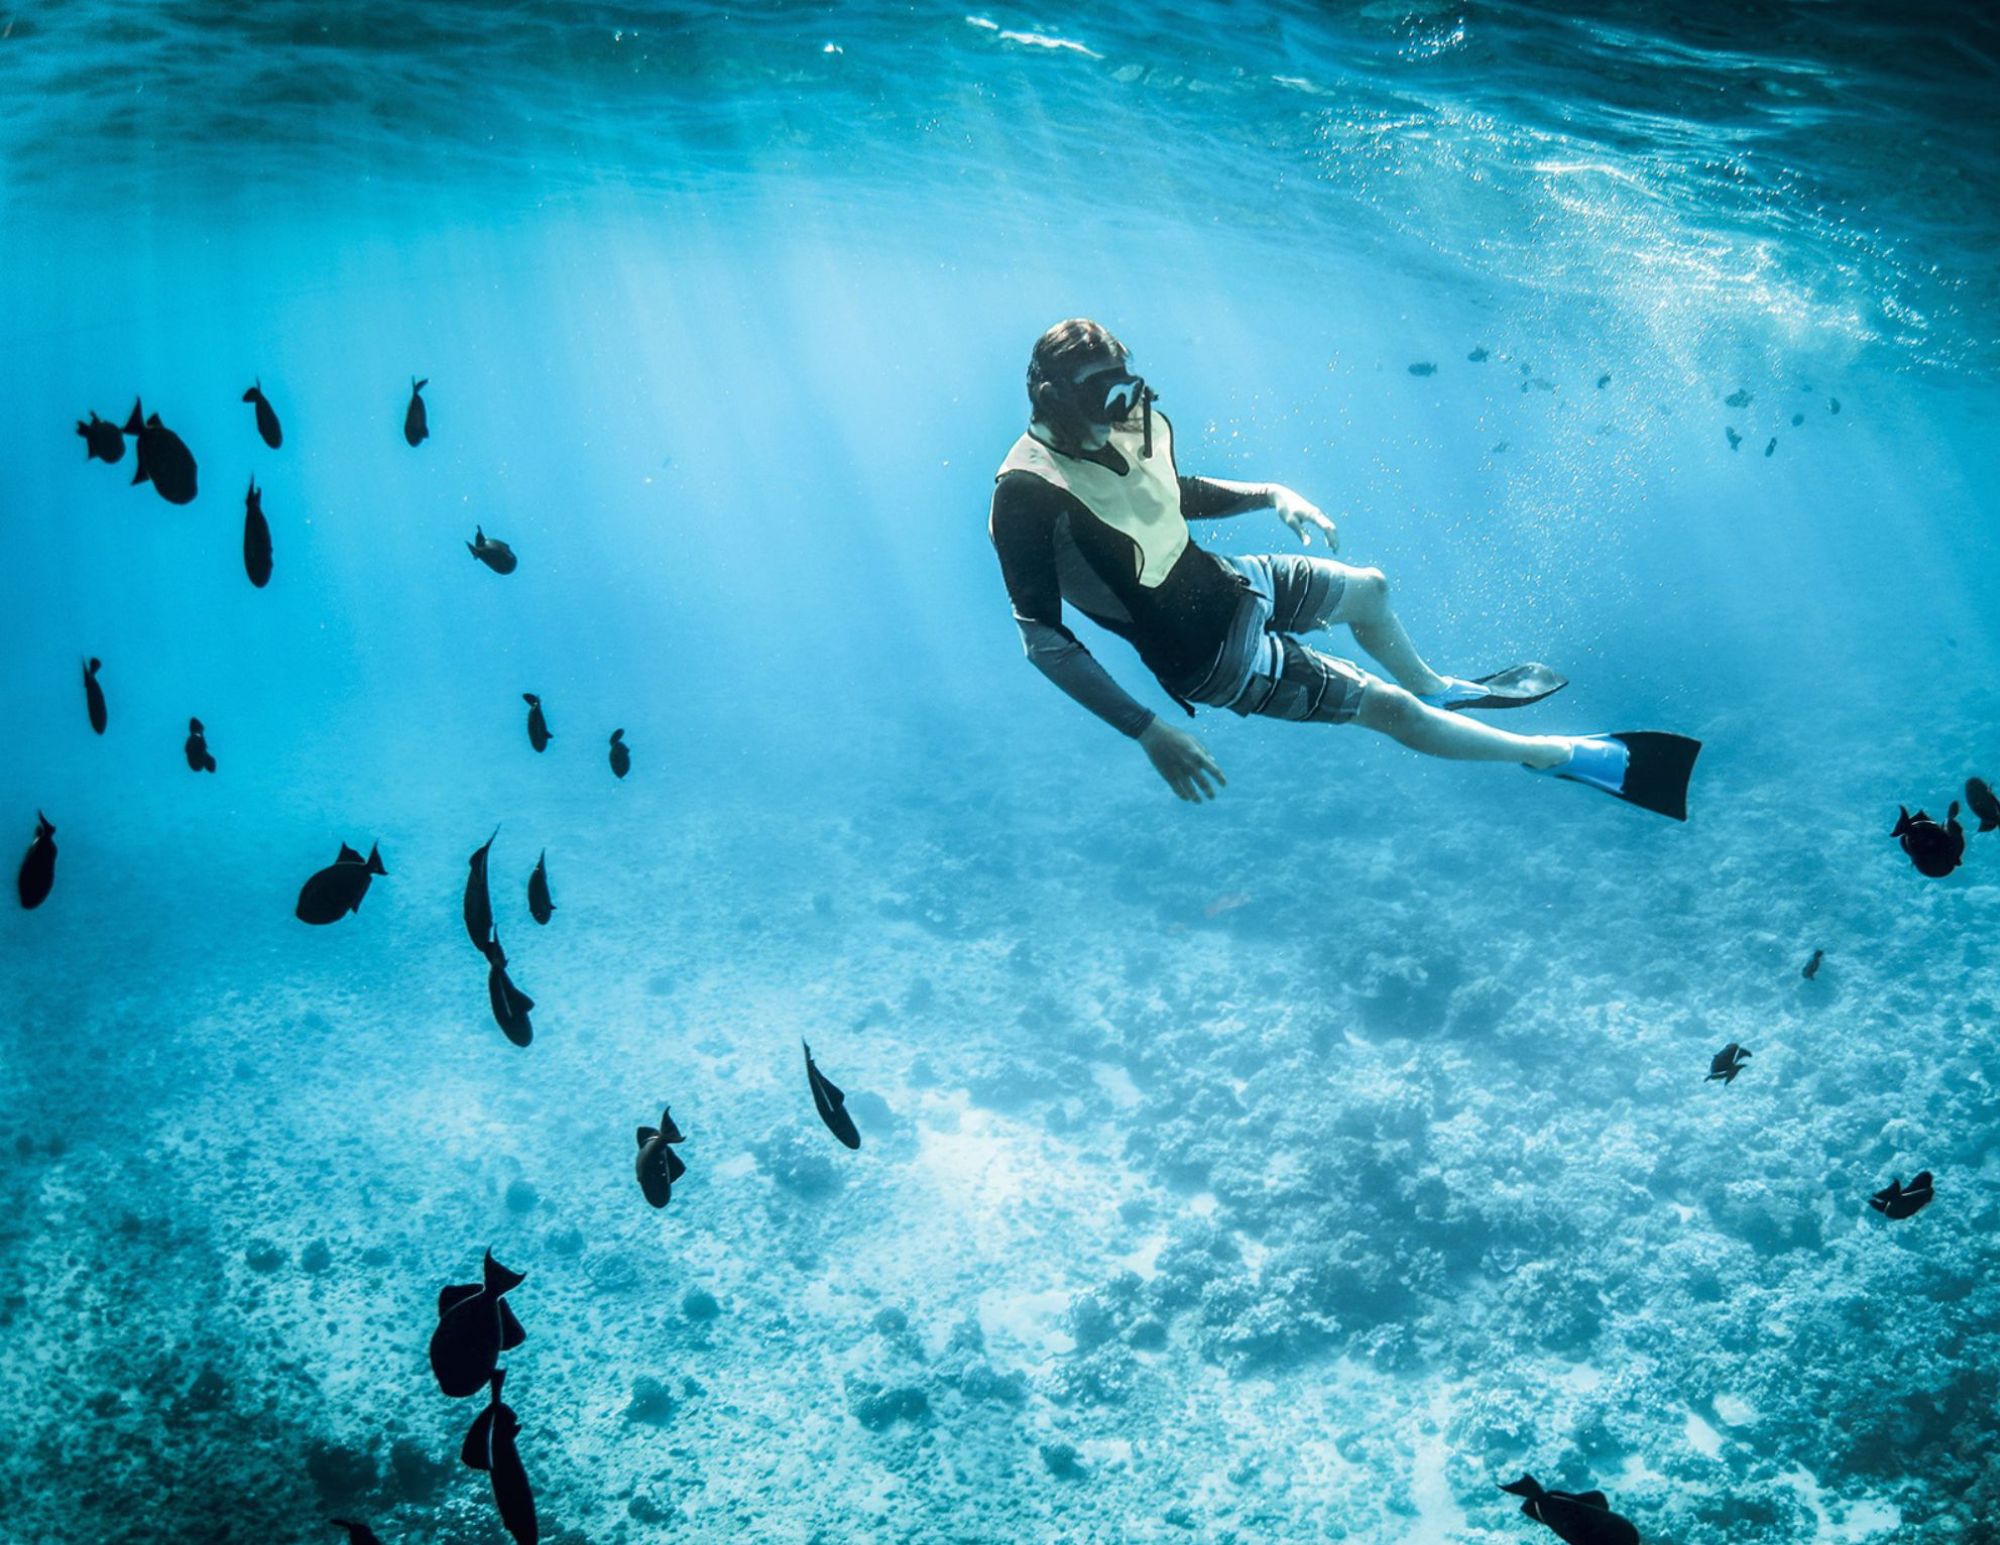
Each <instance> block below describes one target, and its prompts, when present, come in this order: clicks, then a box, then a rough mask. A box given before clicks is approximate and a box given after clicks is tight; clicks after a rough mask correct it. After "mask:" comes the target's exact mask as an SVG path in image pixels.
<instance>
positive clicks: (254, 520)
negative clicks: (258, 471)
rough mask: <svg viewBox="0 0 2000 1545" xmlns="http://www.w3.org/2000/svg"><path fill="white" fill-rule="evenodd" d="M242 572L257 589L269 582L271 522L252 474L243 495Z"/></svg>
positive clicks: (262, 496)
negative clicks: (266, 515)
mask: <svg viewBox="0 0 2000 1545" xmlns="http://www.w3.org/2000/svg"><path fill="white" fill-rule="evenodd" d="M243 572H244V573H245V574H248V575H249V576H250V583H251V584H253V585H255V586H256V587H257V588H258V589H259V590H262V589H263V588H264V587H265V586H266V585H268V584H270V583H271V523H270V522H269V521H268V520H266V519H265V518H264V495H263V494H262V492H260V491H259V489H258V487H257V479H256V478H255V477H254V476H252V477H251V479H250V491H249V492H248V493H246V494H245V495H244V496H243Z"/></svg>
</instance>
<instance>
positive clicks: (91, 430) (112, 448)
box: [76, 413, 125, 466]
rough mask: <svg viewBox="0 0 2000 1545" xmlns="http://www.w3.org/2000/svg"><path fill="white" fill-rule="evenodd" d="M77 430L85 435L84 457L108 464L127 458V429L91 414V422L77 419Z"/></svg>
mask: <svg viewBox="0 0 2000 1545" xmlns="http://www.w3.org/2000/svg"><path fill="white" fill-rule="evenodd" d="M76 432H77V433H78V434H80V435H82V436H83V459H84V460H85V461H90V460H93V459H95V460H97V461H101V462H104V463H105V464H106V465H107V466H108V465H110V464H111V463H112V462H117V461H123V460H124V459H125V431H124V430H122V429H120V428H119V427H118V426H117V425H116V424H114V423H112V422H111V421H110V420H108V419H102V418H99V417H98V416H97V415H96V414H95V413H93V414H91V415H90V422H89V423H87V424H86V423H85V422H84V421H83V420H82V419H78V420H77V421H76Z"/></svg>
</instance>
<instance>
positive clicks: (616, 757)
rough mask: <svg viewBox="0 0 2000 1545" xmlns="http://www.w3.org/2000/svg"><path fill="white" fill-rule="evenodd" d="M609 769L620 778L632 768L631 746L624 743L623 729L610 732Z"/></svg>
mask: <svg viewBox="0 0 2000 1545" xmlns="http://www.w3.org/2000/svg"><path fill="white" fill-rule="evenodd" d="M611 770H612V772H614V773H616V774H617V775H618V776H619V777H621V778H622V777H624V776H625V775H626V774H627V773H628V772H630V771H631V770H632V748H631V747H630V746H628V745H626V744H625V732H624V731H623V730H613V731H612V732H611Z"/></svg>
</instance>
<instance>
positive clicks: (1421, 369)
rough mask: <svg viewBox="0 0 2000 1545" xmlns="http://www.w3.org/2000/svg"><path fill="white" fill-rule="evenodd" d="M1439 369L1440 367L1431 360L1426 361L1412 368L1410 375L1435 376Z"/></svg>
mask: <svg viewBox="0 0 2000 1545" xmlns="http://www.w3.org/2000/svg"><path fill="white" fill-rule="evenodd" d="M1437 369H1438V367H1437V366H1436V365H1434V364H1432V363H1431V362H1430V361H1429V360H1424V361H1423V362H1421V363H1420V364H1415V365H1412V366H1410V374H1411V375H1413V376H1434V375H1436V374H1437Z"/></svg>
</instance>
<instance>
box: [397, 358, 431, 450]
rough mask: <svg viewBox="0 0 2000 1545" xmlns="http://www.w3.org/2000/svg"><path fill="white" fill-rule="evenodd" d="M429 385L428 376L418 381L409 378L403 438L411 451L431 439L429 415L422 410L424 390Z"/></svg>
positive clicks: (414, 378)
mask: <svg viewBox="0 0 2000 1545" xmlns="http://www.w3.org/2000/svg"><path fill="white" fill-rule="evenodd" d="M430 384H431V380H430V377H429V376H425V377H424V378H423V380H421V381H419V380H418V379H417V378H416V377H415V376H411V377H410V405H409V406H408V407H407V408H405V409H404V410H403V438H404V439H405V440H407V441H409V442H410V446H411V448H412V449H415V448H416V447H417V446H419V445H422V444H423V443H424V441H426V440H428V439H429V438H430V437H431V419H430V414H429V413H428V412H427V411H426V410H425V408H424V396H423V393H424V388H425V387H426V386H429V385H430Z"/></svg>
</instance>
